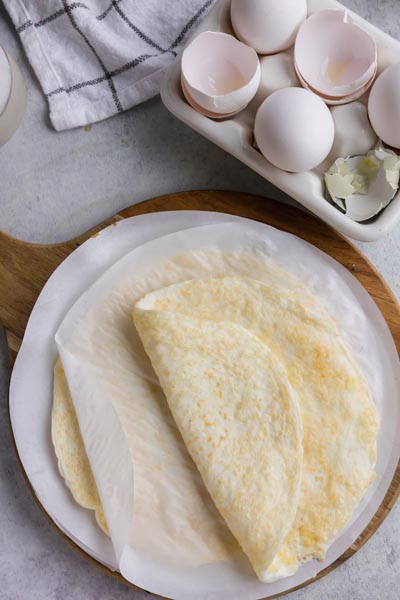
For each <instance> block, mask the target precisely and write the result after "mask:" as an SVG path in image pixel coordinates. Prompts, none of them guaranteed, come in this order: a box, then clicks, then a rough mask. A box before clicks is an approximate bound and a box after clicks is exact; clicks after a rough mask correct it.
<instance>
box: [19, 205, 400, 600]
mask: <svg viewBox="0 0 400 600" xmlns="http://www.w3.org/2000/svg"><path fill="white" fill-rule="evenodd" d="M181 214H182V213H181ZM202 214H203V216H205V215H204V213H202ZM192 215H193V216H194V214H193V213H192ZM162 218H164V219H165V216H163V217H162ZM209 218H211V220H212V219H213V216H212V215H209ZM225 218H226V217H225ZM219 219H221V217H219ZM230 220H232V221H235V222H236V223H237V224H224V225H213V226H211V227H208V226H205V227H200V228H197V229H192V230H190V231H189V232H188V231H183V232H180V233H177V234H173V235H169V236H168V237H164V238H160V239H158V240H156V241H154V242H150V243H147V244H146V245H145V246H142V247H139V248H137V249H136V250H134V251H132V252H131V253H130V254H128V255H127V256H125V257H124V258H123V259H121V261H119V262H118V263H116V264H115V265H114V266H113V267H112V268H111V269H110V270H109V271H108V272H106V273H105V275H104V276H103V277H102V278H101V279H100V280H99V281H97V282H96V284H95V285H94V286H93V287H92V288H91V289H90V290H89V291H88V292H86V294H85V295H84V296H83V297H82V298H81V299H80V300H79V302H78V303H77V304H76V305H75V307H74V309H73V310H72V311H71V313H70V314H69V316H68V318H67V320H66V321H65V323H64V326H65V329H64V334H65V337H64V338H63V335H62V328H61V331H60V336H59V343H60V350H61V354H62V358H63V362H64V363H65V364H64V366H66V367H67V368H66V370H67V376H68V380H69V383H70V385H71V387H72V388H73V389H72V393H73V396H75V397H74V402H75V401H76V399H77V398H78V399H79V395H80V394H81V392H82V390H83V392H84V393H83V396H85V397H86V398H90V390H89V389H86V388H85V387H84V386H85V385H86V383H85V382H86V380H87V378H86V377H84V376H83V371H82V369H81V368H80V365H79V361H78V363H77V362H76V360H75V359H74V356H73V353H71V352H70V349H71V348H70V347H69V344H68V339H69V338H70V336H69V333H70V332H72V331H73V327H74V323H75V324H76V323H77V322H79V320H80V319H82V318H83V317H84V316H85V315H87V314H88V312H90V311H91V310H93V307H95V306H96V304H97V303H99V302H101V301H102V299H103V298H104V297H106V296H107V294H109V293H110V291H111V290H112V289H113V287H114V286H115V285H117V284H118V285H119V284H120V282H121V281H122V280H125V281H126V280H127V278H129V277H131V278H132V277H133V278H141V277H144V276H145V275H146V272H148V271H149V270H152V269H153V270H154V266H155V265H156V264H157V263H162V261H165V260H166V259H168V257H173V256H174V255H176V254H178V253H179V252H183V251H190V250H193V249H204V248H221V249H223V250H224V251H237V250H238V249H240V248H243V249H247V250H250V251H252V252H256V253H258V254H260V255H262V256H265V255H266V256H268V257H270V258H271V259H272V260H273V261H275V262H276V264H277V265H278V266H281V267H284V268H285V269H287V270H288V271H290V272H292V273H293V274H295V275H297V276H298V277H300V279H301V280H302V281H303V282H305V283H306V284H307V286H308V287H309V289H310V291H312V292H313V293H315V294H316V295H317V296H319V297H320V298H321V299H322V300H323V302H324V304H325V306H326V308H327V310H328V311H329V312H330V313H331V314H332V315H333V316H334V317H335V318H336V319H337V321H338V323H339V326H340V327H341V329H342V331H343V332H344V333H345V336H346V338H347V341H348V343H349V345H350V346H351V348H352V351H353V354H354V355H355V356H356V358H357V360H358V362H359V364H360V366H361V368H362V369H363V370H364V372H365V374H366V376H367V378H368V381H369V384H370V386H371V390H372V393H373V397H374V400H375V402H376V404H377V407H378V411H379V414H380V416H381V421H382V428H381V434H380V438H379V444H378V464H377V472H378V477H377V480H376V482H375V484H374V486H373V487H371V488H370V490H369V491H368V493H367V494H366V496H365V497H364V499H363V501H362V503H361V505H360V507H359V509H358V510H357V512H356V514H355V515H354V518H353V519H352V521H351V523H350V524H349V526H348V527H347V528H346V531H345V532H343V534H342V535H341V536H340V537H339V538H338V540H337V541H336V542H335V543H334V544H333V546H332V547H331V549H330V550H329V552H328V556H327V559H326V561H325V562H324V563H322V564H321V563H309V564H307V565H305V566H303V567H302V568H301V569H300V570H299V571H298V573H297V574H296V575H294V576H293V577H291V578H288V579H285V580H282V581H278V582H275V583H273V584H261V583H259V582H258V581H257V580H256V579H255V576H254V575H253V573H252V572H251V570H250V569H249V567H248V565H247V564H246V562H245V561H244V562H243V561H242V562H241V561H240V559H238V560H237V561H235V560H234V561H221V562H219V563H215V564H212V565H204V566H201V567H197V568H195V567H191V568H188V567H187V566H185V568H180V567H179V565H177V564H171V563H167V562H162V561H160V560H159V559H156V558H155V557H154V556H151V555H146V553H143V552H138V551H137V549H136V548H135V547H134V545H133V546H132V544H131V540H130V539H128V538H129V536H128V537H127V534H126V532H127V530H128V529H130V528H131V526H134V524H131V523H128V524H127V523H126V522H124V521H123V519H122V520H121V515H120V514H119V512H118V510H117V507H118V503H121V505H123V504H124V503H125V506H130V504H131V495H132V490H133V487H132V486H134V477H133V478H132V472H130V466H129V461H123V463H124V464H125V463H126V464H125V470H124V469H121V468H119V469H118V470H117V471H118V473H112V474H111V475H112V478H111V480H108V482H106V483H108V484H110V485H111V486H112V489H113V490H116V497H114V498H113V502H111V503H110V502H109V503H108V505H107V501H108V500H107V498H108V497H110V495H107V493H104V492H103V493H102V489H103V490H104V489H105V488H106V487H107V485H105V484H104V476H105V475H106V476H107V474H104V473H103V474H102V473H101V470H102V461H101V460H100V456H101V455H100V454H99V453H97V454H96V453H94V454H96V456H94V455H93V456H92V455H91V452H90V448H87V450H88V454H89V458H90V460H91V463H92V468H93V470H94V474H95V477H96V481H97V483H98V486H99V491H100V493H101V497H102V501H103V503H104V505H105V506H104V508H105V512H106V516H107V520H108V521H109V526H110V529H111V534H112V538H113V542H114V547H115V550H116V554H117V558H118V561H119V568H120V570H121V571H122V572H123V574H124V575H125V576H126V577H127V578H129V579H130V580H131V581H133V582H134V583H136V584H137V585H140V586H142V587H145V588H146V589H149V590H151V591H154V592H156V593H160V594H162V595H166V596H170V597H175V598H193V599H195V600H197V599H201V598H211V599H213V598H215V600H216V599H217V598H218V600H223V599H224V598H229V599H234V598H237V599H240V598H243V599H244V598H246V599H250V598H254V599H255V598H260V597H262V596H265V595H268V594H275V593H279V592H281V591H284V590H286V589H289V588H290V587H293V586H294V585H298V584H299V583H301V582H303V581H305V580H306V579H308V578H309V577H312V576H313V575H315V573H316V572H317V571H319V570H320V569H322V568H324V567H325V566H327V565H328V564H330V563H331V562H332V561H333V560H335V558H336V557H337V556H339V555H340V554H341V553H342V552H343V551H344V550H345V549H346V548H347V547H348V546H349V545H350V544H351V543H352V542H353V541H354V540H355V539H356V537H358V535H359V533H360V532H361V531H362V529H363V528H364V527H365V526H366V525H367V524H368V522H369V520H370V518H371V517H372V515H373V514H374V513H375V511H376V509H377V507H378V506H379V504H380V502H381V500H382V498H383V497H384V494H385V491H386V489H387V487H388V485H389V484H390V481H391V478H392V475H393V472H394V469H395V466H396V464H397V461H398V454H399V452H398V446H399V444H398V441H399V432H398V426H397V423H398V421H399V419H398V417H399V402H398V392H397V390H398V389H399V382H400V377H399V362H398V358H397V354H396V351H395V348H394V344H393V341H392V339H391V336H390V333H389V331H388V329H387V326H386V324H385V322H384V320H383V318H382V316H381V315H380V313H379V311H378V309H377V307H376V306H375V304H374V303H373V302H372V300H371V299H370V298H369V296H368V294H366V292H365V290H364V289H363V288H362V287H361V286H360V285H359V284H358V282H357V281H356V280H355V279H354V278H353V277H352V276H351V275H350V274H349V273H348V272H347V271H346V270H345V269H344V268H343V267H341V266H340V265H338V264H337V263H336V262H335V261H333V260H332V259H330V258H329V257H327V256H326V255H324V254H323V253H321V252H319V251H318V250H316V249H315V248H313V247H312V246H310V245H309V244H307V243H305V242H303V241H301V240H299V239H298V238H295V237H293V236H290V235H288V234H285V233H282V232H279V231H277V230H275V229H273V228H271V227H268V226H265V225H262V224H258V223H253V222H250V221H247V220H244V219H235V218H230ZM192 223H193V220H192ZM238 223H240V224H238ZM117 229H118V228H117ZM125 251H126V250H125ZM71 258H72V257H71ZM76 267H77V264H76V265H75V269H73V270H71V271H70V275H71V278H72V277H74V275H75V276H76ZM250 275H251V274H250ZM50 283H51V281H50V282H49V284H50ZM85 283H86V285H87V284H88V283H89V282H88V280H86V282H85ZM49 284H48V285H49ZM63 300H64V299H63ZM62 304H63V305H64V309H65V308H66V305H67V302H62ZM47 306H48V304H47ZM38 314H39V313H38ZM59 316H60V315H59ZM59 322H60V321H59V317H58V321H57V323H56V324H57V325H58V323H59ZM42 326H43V322H42ZM53 326H54V323H53ZM45 329H46V328H45ZM48 329H49V328H48V327H47V333H48ZM28 331H29V328H28ZM33 331H35V329H33ZM53 331H54V329H53ZM36 333H38V332H37V330H36ZM64 342H66V343H64ZM24 343H25V342H24ZM27 343H28V342H27ZM48 345H49V348H48V349H47V354H46V353H45V354H46V356H43V358H44V359H45V360H44V363H45V362H46V360H47V362H50V361H49V359H51V356H48V355H49V350H51V352H52V353H53V357H54V344H52V342H51V340H48ZM21 364H22V363H21ZM17 366H18V365H17ZM51 366H52V365H50V367H49V365H48V368H51ZM20 371H21V370H20ZM17 373H18V371H17ZM86 373H87V371H86ZM13 380H14V377H13ZM15 381H18V379H16V380H15ZM42 387H43V386H42ZM37 388H38V386H36V389H37ZM31 389H32V388H31ZM25 391H26V390H25ZM42 391H43V390H42ZM96 391H97V390H96ZM14 392H15V398H18V400H19V403H18V406H19V409H20V411H19V413H18V419H17V418H16V419H15V424H14V418H13V427H14V429H18V430H20V429H21V428H20V421H21V420H23V419H24V417H23V414H24V411H23V410H22V406H23V405H24V403H23V402H21V396H18V394H19V393H20V392H21V389H18V386H17V388H14ZM98 399H99V397H98V394H96V400H98ZM100 402H102V403H103V402H105V403H107V399H106V398H100ZM25 405H26V399H25ZM78 405H79V402H78V403H76V408H77V409H78V410H77V412H78V418H79V421H80V424H81V427H82V425H83V424H84V422H86V423H87V424H88V425H90V423H91V421H90V419H87V420H86V421H85V415H84V414H79V408H78ZM108 410H109V406H108ZM98 412H99V413H101V412H102V411H98ZM15 414H16V413H15ZM25 414H26V413H25ZM46 419H47V424H48V420H49V416H48V415H47V417H46V418H45V419H44V421H46ZM17 420H18V425H17ZM106 421H107V422H105V421H104V420H103V421H102V423H100V424H99V425H101V426H104V427H108V429H107V430H105V434H106V433H107V432H108V434H109V433H110V432H111V433H112V429H113V428H115V431H117V430H118V420H117V419H115V415H114V414H113V413H112V411H111V412H110V413H109V414H108V419H107V420H106ZM83 434H84V437H85V432H84V431H83ZM88 438H90V434H88ZM114 438H119V439H120V447H119V449H117V450H118V451H117V450H114V451H113V456H114V457H116V460H117V459H118V460H122V458H123V457H124V455H125V456H126V447H125V446H124V442H123V436H118V435H117V434H115V436H113V435H111V437H110V439H114ZM105 439H106V440H107V435H105ZM17 445H18V447H19V443H18V440H17ZM114 448H115V445H114ZM103 450H104V452H106V453H107V455H108V454H109V449H107V446H106V445H105V447H104V448H103ZM48 451H49V450H48V448H47V452H48ZM20 452H21V450H20ZM21 458H22V456H21ZM96 461H97V462H96ZM23 462H24V461H23ZM24 464H25V462H24ZM122 474H123V477H122ZM28 475H30V473H29V472H28ZM30 476H31V475H30ZM121 478H122V479H121ZM31 479H32V478H31ZM126 481H128V483H126ZM129 482H130V483H129ZM61 483H62V482H61ZM130 486H131V487H130ZM39 487H40V486H39V484H37V485H36V486H35V490H36V493H38V489H39ZM121 490H122V493H121V494H120V497H118V495H119V492H120V491H121ZM43 493H44V491H43V490H41V495H42V496H43ZM38 495H39V493H38ZM41 495H39V498H41ZM52 508H53V512H50V511H49V512H50V514H55V512H54V511H57V503H56V502H54V506H53V507H52ZM78 510H79V509H78ZM86 512H87V511H85V513H86ZM128 514H129V511H128ZM61 520H62V519H58V521H59V522H60V521H61ZM68 523H69V526H68V527H65V530H66V531H67V532H68V531H69V532H70V533H72V534H73V532H72V528H71V519H70V520H69V521H68ZM149 526H150V528H149V533H152V534H154V532H151V524H149ZM127 527H128V529H127ZM90 542H91V543H93V540H90ZM88 546H89V544H88ZM92 548H93V551H94V552H96V553H98V554H99V546H96V545H95V544H94V543H93V546H92ZM100 554H101V552H100Z"/></svg>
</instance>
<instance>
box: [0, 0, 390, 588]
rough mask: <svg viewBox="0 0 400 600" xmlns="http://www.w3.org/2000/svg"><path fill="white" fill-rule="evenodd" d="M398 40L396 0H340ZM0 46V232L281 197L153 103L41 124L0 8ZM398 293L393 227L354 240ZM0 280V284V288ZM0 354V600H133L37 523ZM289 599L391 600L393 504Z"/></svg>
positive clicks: (74, 229)
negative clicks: (20, 88) (149, 201)
mask: <svg viewBox="0 0 400 600" xmlns="http://www.w3.org/2000/svg"><path fill="white" fill-rule="evenodd" d="M345 4H346V5H348V6H349V7H350V8H353V9H354V10H356V11H357V12H359V13H360V14H362V15H363V16H364V17H366V18H367V19H368V20H370V21H371V22H373V23H375V24H376V25H378V26H379V27H381V28H383V29H384V30H385V31H387V32H388V33H390V34H391V35H393V36H394V37H397V38H398V39H400V1H399V0H380V1H379V2H377V1H376V0H345ZM0 43H1V44H2V45H4V46H5V47H6V48H7V50H9V51H10V52H11V54H12V55H13V56H14V57H15V58H16V59H17V61H18V63H19V65H20V67H21V69H22V72H23V74H24V77H25V80H26V83H27V88H28V109H27V113H26V115H25V118H24V121H23V124H22V126H21V128H20V129H19V131H18V132H17V134H16V135H15V136H14V137H13V138H12V140H11V141H10V142H9V143H8V144H7V145H5V146H4V147H2V148H0V228H1V229H4V230H5V231H7V232H9V233H10V234H12V235H14V236H16V237H19V238H22V239H25V240H29V241H35V242H56V241H62V240H65V239H67V238H69V237H71V236H75V235H77V234H79V233H81V232H83V231H84V230H86V229H88V228H89V227H90V226H92V225H95V224H96V223H98V222H99V221H101V220H102V219H104V218H105V217H107V216H110V215H111V214H113V213H115V212H116V211H118V210H120V209H122V208H124V207H126V206H128V205H130V204H132V203H134V202H138V201H140V200H143V199H146V198H150V197H152V196H155V195H158V194H161V193H168V192H173V191H176V190H184V189H196V188H222V189H236V190H245V191H250V192H255V193H261V194H264V195H269V196H272V197H274V198H279V199H281V200H283V201H288V199H287V198H286V197H285V196H284V194H282V193H281V192H279V191H278V190H276V189H275V188H273V187H272V186H271V185H269V184H268V183H267V182H265V181H264V180H263V179H261V178H260V177H258V176H257V175H256V174H255V173H253V172H252V171H250V170H249V169H247V168H246V167H245V166H243V165H242V164H241V163H239V162H237V161H236V160H235V159H233V158H232V157H230V156H228V155H227V154H225V153H224V152H222V151H221V150H219V149H218V148H216V147H215V146H213V145H212V144H211V143H209V142H207V141H206V140H205V139H203V138H202V137H201V136H199V135H198V134H196V133H195V132H193V131H191V130H190V129H188V128H187V127H186V126H185V125H183V124H181V123H180V122H178V121H177V120H176V119H175V118H174V117H172V116H171V115H170V114H168V112H167V111H166V109H165V108H164V107H163V106H162V104H161V101H160V99H159V98H156V99H154V100H151V101H150V102H147V103H146V104H144V105H142V106H139V107H137V108H135V109H133V110H131V111H128V112H126V113H125V114H122V115H119V116H118V117H114V118H112V119H109V120H107V121H104V122H102V123H98V124H95V125H94V126H93V127H92V129H91V130H90V131H85V130H84V129H75V130H73V131H68V132H63V133H56V132H55V131H54V130H52V128H51V126H50V124H49V119H48V113H47V106H46V101H45V99H44V97H43V95H42V93H41V90H40V88H39V85H38V83H37V81H36V79H35V77H34V75H33V73H32V70H31V69H30V67H29V64H28V62H27V60H26V57H25V55H24V52H23V50H22V48H21V45H20V43H19V41H18V38H17V36H16V34H15V32H14V31H13V28H12V26H11V23H10V21H9V19H8V17H7V16H6V12H5V10H4V9H3V8H2V7H0ZM357 245H358V246H359V247H360V248H361V249H362V250H363V251H364V252H365V254H367V256H368V257H369V258H370V260H371V261H372V262H373V263H374V264H375V265H376V267H377V268H378V269H379V270H380V272H381V273H382V274H383V275H384V277H385V278H386V280H387V282H388V283H389V285H390V286H391V287H392V289H393V290H394V292H395V293H396V294H397V296H398V297H400V228H399V227H398V228H397V229H396V230H395V231H393V232H392V233H391V234H390V235H388V236H387V237H386V238H385V239H384V240H382V241H380V242H377V243H374V244H357ZM0 284H1V283H0ZM7 379H8V375H7V356H6V348H5V343H4V339H3V338H2V337H1V335H0V411H1V414H0V600H25V599H28V598H29V600H42V599H48V600H95V599H96V600H98V599H102V600H103V599H104V600H106V599H107V600H111V599H113V600H122V599H128V598H129V599H135V600H140V599H144V598H149V597H151V595H149V594H147V593H145V592H139V591H133V590H132V589H130V588H128V587H126V586H124V585H122V584H119V583H117V582H116V581H114V580H113V579H111V578H109V577H108V576H107V575H104V574H103V573H101V572H100V571H98V570H97V569H96V568H94V567H93V566H91V565H90V564H89V563H88V562H87V561H86V560H85V559H83V558H81V557H80V556H79V555H78V554H77V553H76V552H75V551H74V550H73V549H72V548H71V547H70V546H69V545H68V544H67V543H66V542H64V541H63V540H62V539H61V537H60V536H59V535H58V534H57V533H56V532H55V531H54V530H53V529H52V528H51V527H50V526H49V525H48V523H47V521H46V519H45V517H44V516H43V514H42V513H41V512H40V510H39V509H38V508H37V506H36V504H35V503H34V501H33V499H32V498H31V495H30V493H29V491H28V489H27V487H26V485H25V483H24V481H23V478H22V475H21V473H20V471H19V469H18V465H17V462H16V458H15V455H14V451H13V448H12V445H11V439H10V433H9V430H8V424H7ZM289 598H290V600H322V599H324V600H339V599H340V600H341V599H343V598H345V599H352V600H377V599H380V598H384V599H385V600H398V599H399V598H400V505H399V504H397V505H396V507H395V508H394V510H393V511H392V513H391V514H390V515H389V517H388V518H387V519H386V521H385V523H384V524H383V526H382V527H381V528H380V529H379V530H378V532H377V533H376V534H375V535H374V536H373V538H372V539H371V540H370V541H369V542H368V543H367V544H366V546H365V547H364V548H363V549H362V550H361V551H360V552H358V553H357V554H356V555H355V556H354V557H353V558H352V559H351V560H349V561H348V562H347V563H346V564H344V565H343V566H341V567H340V568H338V569H337V570H336V571H335V572H333V573H331V574H330V575H328V576H327V577H325V578H324V579H323V580H321V581H319V582H317V583H315V584H313V585H311V586H309V587H307V588H306V589H303V590H301V591H298V592H295V593H293V594H291V595H290V596H289Z"/></svg>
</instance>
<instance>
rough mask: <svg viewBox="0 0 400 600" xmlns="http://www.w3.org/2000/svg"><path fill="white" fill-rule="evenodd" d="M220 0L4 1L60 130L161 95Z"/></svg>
mask: <svg viewBox="0 0 400 600" xmlns="http://www.w3.org/2000/svg"><path fill="white" fill-rule="evenodd" d="M213 1H214V0H83V1H82V2H73V1H72V0H40V2H38V1H37V0H4V3H5V6H6V8H7V10H8V12H9V13H10V16H11V18H12V20H13V23H14V25H15V27H16V29H17V32H18V33H19V35H20V37H21V41H22V43H23V45H24V48H25V51H26V54H27V56H28V59H29V61H30V62H31V65H32V67H33V69H34V71H35V73H36V76H37V78H38V79H39V81H40V84H41V86H42V88H43V92H44V93H45V95H46V97H47V99H48V102H49V107H50V119H51V122H52V124H53V125H54V127H55V129H57V130H62V129H70V128H72V127H78V126H80V125H86V124H88V123H94V122H96V121H101V120H102V119H106V118H107V117H111V116H112V115H114V114H116V113H119V112H122V111H123V110H126V109H128V108H131V107H132V106H135V105H136V104H139V103H140V102H143V101H144V100H147V99H148V98H151V97H152V96H155V95H156V94H158V92H159V86H160V81H161V78H162V74H163V71H164V69H165V68H166V67H167V65H168V64H169V63H170V61H171V60H173V59H174V57H175V56H176V54H177V53H178V52H179V49H180V47H181V46H182V44H183V43H185V42H186V41H187V39H188V38H189V37H190V35H191V34H192V33H193V31H194V29H195V27H196V26H197V25H198V24H199V22H200V20H201V19H202V18H203V17H204V16H205V14H206V13H207V11H208V9H209V8H210V6H211V4H212V3H213Z"/></svg>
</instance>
